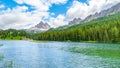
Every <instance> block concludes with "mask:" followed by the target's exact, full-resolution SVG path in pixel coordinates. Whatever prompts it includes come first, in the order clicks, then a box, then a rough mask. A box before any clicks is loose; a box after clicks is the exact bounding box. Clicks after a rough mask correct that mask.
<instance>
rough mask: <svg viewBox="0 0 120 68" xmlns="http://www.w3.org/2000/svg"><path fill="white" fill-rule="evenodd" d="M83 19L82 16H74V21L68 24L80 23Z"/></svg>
mask: <svg viewBox="0 0 120 68" xmlns="http://www.w3.org/2000/svg"><path fill="white" fill-rule="evenodd" d="M81 21H82V19H80V18H74V19H73V20H72V21H70V22H69V23H68V25H74V24H79V23H80V22H81Z"/></svg>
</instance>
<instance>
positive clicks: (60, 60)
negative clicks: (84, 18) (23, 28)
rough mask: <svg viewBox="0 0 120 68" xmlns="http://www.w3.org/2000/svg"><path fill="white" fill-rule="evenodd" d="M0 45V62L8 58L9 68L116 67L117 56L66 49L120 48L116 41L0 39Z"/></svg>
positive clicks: (118, 65)
mask: <svg viewBox="0 0 120 68" xmlns="http://www.w3.org/2000/svg"><path fill="white" fill-rule="evenodd" d="M0 44H3V46H1V47H0V54H1V55H3V56H4V58H3V60H2V61H3V62H7V61H11V62H12V67H13V68H120V59H112V58H109V57H108V58H107V57H105V58H104V57H101V56H99V55H94V56H93V55H87V54H84V53H75V52H71V51H67V49H68V48H72V47H79V48H81V49H83V48H89V49H90V48H91V49H92V48H100V49H103V48H108V49H111V50H120V45H119V44H105V43H80V42H30V41H18V40H17V41H15V40H13V41H11V40H0ZM2 61H1V60H0V62H1V64H0V65H1V66H0V67H4V64H3V65H2V63H3V62H2Z"/></svg>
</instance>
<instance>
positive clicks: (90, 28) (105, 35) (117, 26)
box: [32, 13, 120, 42]
mask: <svg viewBox="0 0 120 68" xmlns="http://www.w3.org/2000/svg"><path fill="white" fill-rule="evenodd" d="M32 38H33V39H34V40H48V41H98V42H120V13H116V14H113V15H109V16H106V17H101V18H98V19H96V20H92V21H90V22H87V23H83V24H78V25H74V26H71V27H69V28H67V29H65V30H55V31H48V32H44V33H41V34H35V35H34V36H32Z"/></svg>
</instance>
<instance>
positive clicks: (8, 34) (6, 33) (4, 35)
mask: <svg viewBox="0 0 120 68" xmlns="http://www.w3.org/2000/svg"><path fill="white" fill-rule="evenodd" d="M28 36H29V34H27V33H26V32H25V31H24V30H15V29H9V30H0V39H8V40H9V39H14V40H21V39H24V38H26V37H28Z"/></svg>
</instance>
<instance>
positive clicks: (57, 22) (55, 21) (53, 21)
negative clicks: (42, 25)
mask: <svg viewBox="0 0 120 68" xmlns="http://www.w3.org/2000/svg"><path fill="white" fill-rule="evenodd" d="M49 22H50V25H51V26H52V27H58V26H63V25H66V24H67V21H66V20H65V16H64V15H61V14H60V15H58V16H57V17H56V18H53V17H51V18H50V21H49Z"/></svg>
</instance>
